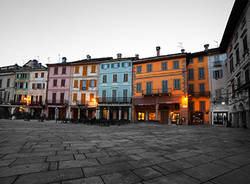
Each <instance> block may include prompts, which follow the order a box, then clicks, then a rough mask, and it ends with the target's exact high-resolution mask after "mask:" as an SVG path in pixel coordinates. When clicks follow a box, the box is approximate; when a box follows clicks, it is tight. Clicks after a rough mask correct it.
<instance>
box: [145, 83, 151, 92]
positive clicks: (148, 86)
mask: <svg viewBox="0 0 250 184" xmlns="http://www.w3.org/2000/svg"><path fill="white" fill-rule="evenodd" d="M146 93H147V94H152V82H147V83H146Z"/></svg>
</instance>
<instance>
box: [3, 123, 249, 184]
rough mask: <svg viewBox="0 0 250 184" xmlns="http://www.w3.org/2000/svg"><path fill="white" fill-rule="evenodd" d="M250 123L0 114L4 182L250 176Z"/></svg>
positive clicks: (137, 182)
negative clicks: (97, 121) (100, 122)
mask: <svg viewBox="0 0 250 184" xmlns="http://www.w3.org/2000/svg"><path fill="white" fill-rule="evenodd" d="M249 173H250V130H246V129H233V128H225V127H218V126H217V127H216V126H174V125H160V124H153V123H148V124H146V123H143V124H130V125H123V126H110V127H100V126H90V125H82V124H55V123H54V122H43V123H42V122H37V121H30V122H27V121H21V120H16V121H10V120H0V183H1V184H6V183H7V184H13V183H15V184H20V183H23V184H32V183H36V184H37V183H38V184H39V183H53V184H59V183H60V184H72V183H74V184H80V183H84V184H85V183H89V184H104V183H105V184H119V183H122V184H130V183H131V184H142V183H143V184H153V183H155V184H161V183H164V184H179V183H180V184H182V183H183V184H198V183H204V184H231V183H232V184H233V183H237V184H244V183H247V184H249V183H250V174H249Z"/></svg>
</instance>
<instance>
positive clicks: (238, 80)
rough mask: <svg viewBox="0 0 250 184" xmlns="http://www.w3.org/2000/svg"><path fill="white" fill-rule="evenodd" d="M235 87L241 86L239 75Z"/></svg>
mask: <svg viewBox="0 0 250 184" xmlns="http://www.w3.org/2000/svg"><path fill="white" fill-rule="evenodd" d="M237 83H238V84H237V85H238V86H237V88H240V86H241V79H240V76H239V77H238V78H237Z"/></svg>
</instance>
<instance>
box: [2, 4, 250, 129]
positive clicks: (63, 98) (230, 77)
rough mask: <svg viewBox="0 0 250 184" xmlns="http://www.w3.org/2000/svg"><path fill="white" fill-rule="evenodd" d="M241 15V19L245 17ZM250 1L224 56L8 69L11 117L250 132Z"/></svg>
mask: <svg viewBox="0 0 250 184" xmlns="http://www.w3.org/2000/svg"><path fill="white" fill-rule="evenodd" d="M239 10H242V11H239ZM249 11H250V10H249V1H248V0H241V1H238V0H236V1H235V4H234V7H233V10H232V12H231V15H230V17H229V20H228V23H227V26H226V29H225V32H224V35H223V38H222V42H221V44H220V47H219V48H213V49H209V45H208V44H206V45H204V50H203V51H200V52H195V53H187V52H185V50H184V49H182V50H181V52H180V53H176V54H168V55H162V54H161V53H160V47H156V56H154V57H148V58H139V56H138V55H136V56H135V57H129V58H124V57H122V55H121V54H117V58H112V57H105V58H91V56H89V55H87V58H86V59H83V60H79V61H71V62H68V61H67V60H66V58H65V57H64V58H62V61H61V62H60V63H54V64H47V67H44V66H42V65H41V64H40V63H38V61H36V60H31V61H29V62H28V63H26V64H25V65H24V66H22V67H21V66H18V65H13V66H7V67H1V70H0V99H1V100H0V101H1V107H2V108H3V109H5V110H6V114H8V112H9V114H15V112H20V111H27V112H29V113H30V114H31V115H32V116H33V117H39V116H40V114H41V113H42V114H45V115H46V117H47V118H49V119H54V118H57V117H58V118H71V119H72V118H73V119H83V118H86V117H88V118H94V117H95V118H97V119H100V118H105V119H115V120H122V119H124V120H129V121H133V122H134V121H159V122H163V123H179V122H181V123H182V124H209V123H211V124H225V123H227V122H230V123H231V124H232V126H234V127H250V122H249V120H250V107H249V95H250V89H249V88H250V85H249V65H250V64H249V63H250V59H249V49H248V48H249V46H248V45H249V36H247V34H248V33H249V30H250V27H249V20H250V18H249V16H250V13H249Z"/></svg>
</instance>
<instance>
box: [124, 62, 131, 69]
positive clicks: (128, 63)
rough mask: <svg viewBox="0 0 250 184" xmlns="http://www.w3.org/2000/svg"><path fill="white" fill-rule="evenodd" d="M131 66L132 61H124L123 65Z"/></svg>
mask: <svg viewBox="0 0 250 184" xmlns="http://www.w3.org/2000/svg"><path fill="white" fill-rule="evenodd" d="M129 66H131V63H130V62H124V63H122V67H125V68H127V67H129Z"/></svg>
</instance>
